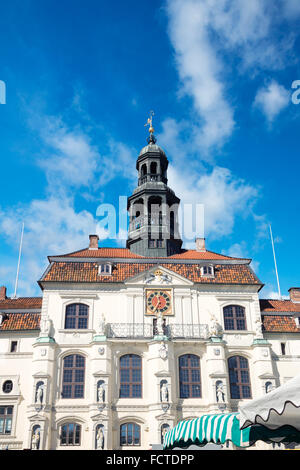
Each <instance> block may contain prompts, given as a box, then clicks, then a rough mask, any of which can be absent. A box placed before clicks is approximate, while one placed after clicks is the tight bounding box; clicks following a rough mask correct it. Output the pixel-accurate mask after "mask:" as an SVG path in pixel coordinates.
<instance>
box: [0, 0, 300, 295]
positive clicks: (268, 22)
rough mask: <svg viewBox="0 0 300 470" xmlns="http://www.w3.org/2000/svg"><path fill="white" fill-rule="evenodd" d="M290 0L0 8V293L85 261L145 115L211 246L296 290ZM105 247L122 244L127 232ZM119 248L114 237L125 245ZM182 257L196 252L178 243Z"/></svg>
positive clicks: (129, 175)
mask: <svg viewBox="0 0 300 470" xmlns="http://www.w3.org/2000/svg"><path fill="white" fill-rule="evenodd" d="M299 26H300V4H299V2H298V1H297V0H276V1H274V2H270V1H268V0H252V1H251V2H245V1H244V0H235V1H234V2H232V1H228V0H199V1H196V0H185V1H184V2H182V1H181V0H168V1H167V0H166V1H158V0H154V1H152V2H151V3H149V2H141V1H134V0H132V1H129V2H122V1H120V0H119V1H115V2H104V1H102V0H86V1H85V2H83V1H82V0H80V1H79V0H73V1H72V2H71V1H70V0H62V1H60V2H58V1H54V0H51V1H50V0H43V2H40V1H38V0H26V2H23V1H16V0H12V1H11V2H9V3H8V2H6V4H3V5H2V6H1V18H0V39H1V42H0V44H1V62H0V80H2V81H4V82H5V84H6V104H5V105H2V104H1V105H0V133H1V190H0V191H1V199H0V284H1V285H6V286H7V287H8V294H9V295H12V294H13V290H14V281H15V275H16V268H17V260H18V246H19V240H20V234H21V226H22V222H23V221H24V223H25V233H24V245H23V254H22V259H21V269H20V281H19V290H18V294H19V295H37V294H39V288H38V286H37V283H36V280H37V279H38V278H39V277H40V276H41V274H42V272H43V270H44V269H45V268H46V266H47V255H53V254H62V253H66V252H69V251H74V250H76V249H81V248H84V247H86V246H87V244H88V235H89V234H90V233H94V232H95V229H96V224H97V222H98V219H97V216H96V210H97V207H98V206H99V204H101V203H109V204H113V205H115V206H116V207H117V205H118V198H119V196H120V195H123V196H128V195H129V194H131V192H132V190H133V188H134V187H135V184H136V171H135V160H136V158H137V155H138V153H139V150H140V148H141V147H143V146H144V145H145V142H146V137H147V131H146V128H145V127H144V123H145V122H146V120H147V117H148V113H149V111H150V110H151V109H153V110H154V112H155V117H154V127H155V131H156V136H157V139H158V143H159V144H160V145H161V146H162V147H163V148H164V150H165V151H166V153H167V155H168V157H169V160H170V166H169V185H170V186H171V188H172V189H174V190H175V191H176V193H177V194H178V196H179V197H180V198H181V199H182V202H185V203H193V204H195V203H203V204H204V208H205V209H204V210H205V236H206V244H207V248H208V249H210V250H212V251H217V252H222V253H226V254H229V255H232V256H242V257H247V258H248V257H249V258H252V259H253V268H254V269H255V271H256V273H257V275H258V276H259V278H260V279H261V280H262V282H264V283H265V287H264V289H263V290H262V296H264V297H275V296H276V295H277V287H276V277H275V271H274V262H273V255H272V247H271V242H270V236H269V228H268V224H269V223H271V224H272V230H273V236H274V239H275V249H276V255H277V264H278V269H279V277H280V285H281V291H282V294H283V295H285V296H286V295H288V292H287V290H288V288H289V287H292V286H293V287H294V286H299V263H300V255H299V225H300V223H299V184H298V181H299V169H300V164H299V122H300V105H297V104H294V103H293V101H292V93H293V92H295V90H293V89H292V83H293V82H294V81H295V80H300V67H299V51H300V38H299ZM120 235H121V237H120V239H118V240H110V239H108V238H106V237H107V234H104V233H103V234H102V239H101V242H100V243H101V245H102V246H124V244H125V241H124V234H120ZM122 236H123V238H122ZM185 246H186V247H192V246H193V242H192V241H191V240H185Z"/></svg>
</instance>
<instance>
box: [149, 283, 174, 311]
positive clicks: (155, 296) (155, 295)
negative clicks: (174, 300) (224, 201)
mask: <svg viewBox="0 0 300 470" xmlns="http://www.w3.org/2000/svg"><path fill="white" fill-rule="evenodd" d="M147 313H148V314H150V315H158V314H159V313H162V314H163V315H170V314H171V291H170V290H161V289H157V290H149V291H147Z"/></svg>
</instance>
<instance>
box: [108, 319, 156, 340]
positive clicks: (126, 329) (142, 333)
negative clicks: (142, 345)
mask: <svg viewBox="0 0 300 470" xmlns="http://www.w3.org/2000/svg"><path fill="white" fill-rule="evenodd" d="M107 336H108V337H109V338H152V337H153V326H152V325H149V324H146V323H145V324H143V323H110V324H109V325H107Z"/></svg>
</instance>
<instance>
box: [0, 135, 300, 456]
mask: <svg viewBox="0 0 300 470" xmlns="http://www.w3.org/2000/svg"><path fill="white" fill-rule="evenodd" d="M151 139H152V140H151ZM167 166H168V161H167V158H166V156H165V154H164V152H163V151H162V150H161V149H160V147H158V146H157V145H155V140H154V138H153V136H152V135H151V137H150V141H149V145H148V146H146V147H145V148H144V149H142V151H141V153H140V155H139V157H138V160H137V169H138V172H139V180H138V187H137V188H136V190H135V191H134V193H133V195H132V196H131V197H130V198H129V213H130V231H129V238H128V244H127V248H103V247H99V246H98V237H97V236H96V235H90V243H89V246H88V247H87V248H85V249H83V250H79V251H77V252H74V253H69V254H66V255H59V256H50V257H49V266H48V268H47V270H46V271H45V273H44V274H43V275H42V277H41V279H40V280H39V285H40V287H41V290H42V297H36V298H18V299H13V298H8V297H7V295H6V288H5V287H2V288H1V291H0V447H1V448H2V449H5V448H9V449H33V450H41V449H45V450H46V449H66V450H67V449H79V450H80V449H95V450H101V449H123V450H128V449H131V450H132V449H151V448H152V447H153V446H155V445H159V444H161V442H162V437H163V434H164V432H165V431H166V430H167V429H169V428H172V427H173V426H175V425H176V424H177V423H178V422H179V421H181V420H183V419H188V418H193V417H198V416H200V415H201V414H204V413H218V412H225V413H226V412H231V411H236V410H237V409H238V406H239V404H241V403H243V402H244V401H245V400H251V399H253V398H257V397H259V396H261V395H263V394H265V393H267V392H268V391H270V390H271V389H272V387H277V386H279V385H281V384H282V383H283V382H284V381H286V380H288V379H289V378H291V377H293V376H294V375H296V373H298V372H299V365H300V335H299V331H300V330H299V317H300V296H299V292H300V289H299V288H292V289H291V290H290V300H286V301H273V300H267V299H265V300H260V299H259V291H260V290H261V288H262V286H263V284H262V283H261V281H260V280H259V279H258V278H257V276H256V275H255V273H254V272H253V270H252V269H251V267H250V262H251V260H249V259H241V258H232V257H229V256H225V255H221V254H217V253H214V252H212V251H209V250H207V249H206V247H205V241H204V239H197V240H196V246H195V249H194V250H183V249H182V248H181V243H182V242H181V240H178V239H176V238H175V237H174V233H175V232H176V227H177V214H176V211H175V215H174V213H173V219H172V217H171V218H170V220H171V223H170V229H169V234H168V235H169V236H166V231H165V228H166V224H165V221H166V212H165V210H166V206H161V207H163V209H162V210H161V211H160V212H159V214H158V217H156V218H155V217H154V215H155V214H154V213H153V212H151V206H150V201H151V197H153V198H154V197H155V202H156V203H157V201H158V200H159V201H160V203H161V204H164V203H165V204H167V205H168V204H169V205H171V204H173V203H174V201H175V202H176V201H179V199H178V198H177V197H176V196H175V194H174V193H173V192H172V191H171V190H170V189H169V188H168V186H167V173H166V169H167ZM154 194H155V196H154ZM138 202H139V203H142V207H143V211H144V212H143V213H142V214H141V211H140V209H139V210H138V211H135V209H136V207H137V206H136V205H135V204H137V203H138ZM155 224H156V225H155ZM153 226H154V227H155V226H156V229H157V234H158V235H159V238H158V239H152V238H149V239H145V238H143V237H142V236H140V234H141V233H144V234H145V233H148V231H149V227H151V228H152V227H153ZM172 237H173V238H172ZM257 446H258V447H259V446H260V444H257Z"/></svg>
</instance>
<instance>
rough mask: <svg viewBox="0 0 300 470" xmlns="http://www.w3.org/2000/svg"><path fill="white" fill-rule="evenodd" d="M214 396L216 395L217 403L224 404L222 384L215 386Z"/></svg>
mask: <svg viewBox="0 0 300 470" xmlns="http://www.w3.org/2000/svg"><path fill="white" fill-rule="evenodd" d="M216 395H217V402H218V403H221V402H223V403H225V394H224V388H223V383H222V382H219V383H217V384H216Z"/></svg>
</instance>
